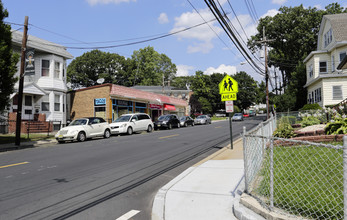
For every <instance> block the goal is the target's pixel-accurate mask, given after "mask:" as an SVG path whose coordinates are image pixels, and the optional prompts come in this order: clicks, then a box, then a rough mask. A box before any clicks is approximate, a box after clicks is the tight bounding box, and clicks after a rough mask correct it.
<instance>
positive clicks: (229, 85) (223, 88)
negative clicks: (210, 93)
mask: <svg viewBox="0 0 347 220" xmlns="http://www.w3.org/2000/svg"><path fill="white" fill-rule="evenodd" d="M238 91H239V87H238V84H237V82H236V80H234V79H233V78H232V77H231V76H229V75H226V76H225V77H224V78H223V80H222V81H221V82H220V83H219V94H224V93H236V92H238Z"/></svg>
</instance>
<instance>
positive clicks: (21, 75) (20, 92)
mask: <svg viewBox="0 0 347 220" xmlns="http://www.w3.org/2000/svg"><path fill="white" fill-rule="evenodd" d="M28 20H29V17H28V16H25V21H24V31H23V39H22V50H21V59H20V73H19V87H18V107H17V120H16V141H15V144H16V145H18V146H19V145H20V134H21V124H22V105H23V87H24V66H25V52H26V45H27V33H28Z"/></svg>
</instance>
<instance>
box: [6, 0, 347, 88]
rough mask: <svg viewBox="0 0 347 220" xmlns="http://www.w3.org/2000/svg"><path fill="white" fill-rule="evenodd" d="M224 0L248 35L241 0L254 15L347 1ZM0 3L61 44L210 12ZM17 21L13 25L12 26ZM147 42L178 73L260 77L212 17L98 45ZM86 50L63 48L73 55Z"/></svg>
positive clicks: (198, 5)
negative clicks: (288, 8) (252, 6)
mask: <svg viewBox="0 0 347 220" xmlns="http://www.w3.org/2000/svg"><path fill="white" fill-rule="evenodd" d="M219 2H220V3H221V4H223V8H225V10H226V11H228V12H232V10H231V8H230V6H229V4H228V2H227V0H219ZM229 2H230V4H231V5H232V7H233V10H234V11H235V12H236V15H237V17H238V19H239V21H240V22H241V24H242V27H243V29H244V30H245V32H246V34H247V36H248V37H249V36H251V35H254V34H255V33H256V29H255V27H256V24H255V22H254V21H253V19H252V18H251V16H250V12H249V10H248V8H247V6H246V2H252V3H253V5H254V8H255V11H256V15H257V17H258V18H259V17H263V16H265V15H274V14H276V12H277V10H278V9H279V8H280V7H281V6H282V5H284V6H288V7H289V6H298V5H300V4H303V5H304V6H305V7H309V6H310V7H317V8H319V9H324V7H325V6H326V5H328V4H330V3H332V2H338V3H339V4H340V5H341V6H344V7H347V2H346V1H326V0H305V1H297V0H253V1H251V0H248V1H246V0H245V1H240V0H238V1H235V0H229ZM2 3H3V5H4V7H5V8H6V9H7V10H8V12H9V17H8V18H6V19H5V21H7V22H12V23H16V24H23V23H24V17H25V16H29V24H30V26H29V31H28V34H30V35H34V36H36V37H39V38H42V39H45V40H48V41H52V42H54V43H58V44H61V45H64V46H66V47H95V46H109V45H111V46H116V45H120V44H124V43H131V42H135V41H139V40H145V39H147V38H148V37H149V36H151V37H153V36H159V35H162V34H168V33H172V32H175V31H178V30H182V29H184V28H187V27H191V26H194V25H196V24H199V23H202V22H204V20H203V19H202V18H201V17H203V18H204V19H205V20H206V21H209V20H211V19H213V18H214V17H213V15H212V13H211V12H210V11H209V10H208V7H207V5H206V4H205V2H204V1H203V0H189V1H188V0H156V1H154V0H59V1H58V0H55V1H53V0H34V1H28V0H2ZM190 3H191V4H192V5H193V6H194V8H195V9H197V10H198V11H199V14H198V13H197V12H196V11H195V9H194V8H193V7H192V6H191V4H190ZM229 17H230V19H231V21H232V22H233V24H234V26H235V27H236V29H238V31H239V33H240V35H241V36H242V37H243V38H244V39H246V36H245V34H243V31H242V29H241V27H240V26H239V25H238V23H237V20H236V19H235V15H234V14H232V13H230V14H229ZM20 27H21V26H18V25H12V29H15V30H16V29H19V28H20ZM211 28H212V29H213V31H212V30H211ZM100 42H102V43H100ZM147 46H152V47H154V49H155V50H156V51H158V52H159V53H164V54H166V55H167V56H168V57H169V58H170V59H171V60H172V62H173V63H175V64H176V66H177V68H178V72H177V75H178V76H183V75H194V74H195V71H197V70H201V71H203V72H204V73H205V74H212V73H213V72H227V73H228V74H230V75H232V74H234V73H235V72H236V71H246V72H247V73H248V74H250V75H251V76H252V77H253V78H254V79H255V80H258V81H260V80H263V77H262V76H260V75H259V74H257V73H255V71H254V70H253V69H251V68H250V67H249V66H248V65H241V63H242V62H244V58H243V57H242V56H241V55H240V53H239V52H238V51H237V49H236V48H235V47H234V46H233V44H232V43H231V41H230V40H229V39H228V38H227V36H226V34H225V33H224V32H223V30H222V29H221V27H220V26H219V25H218V23H217V22H216V21H215V22H211V23H209V26H208V25H202V26H199V27H197V28H193V29H190V30H188V31H184V32H181V33H179V34H174V35H171V36H169V37H165V38H162V39H158V40H155V41H150V42H146V43H141V44H135V45H132V46H123V47H115V48H111V49H102V50H103V51H107V52H112V53H118V54H120V55H122V56H124V57H127V58H129V57H131V55H132V53H133V51H134V50H139V49H140V48H144V47H147ZM90 50H91V49H70V48H68V51H69V52H70V53H71V54H72V55H73V56H74V57H78V56H81V55H82V54H83V53H85V52H88V51H90ZM70 61H71V60H70Z"/></svg>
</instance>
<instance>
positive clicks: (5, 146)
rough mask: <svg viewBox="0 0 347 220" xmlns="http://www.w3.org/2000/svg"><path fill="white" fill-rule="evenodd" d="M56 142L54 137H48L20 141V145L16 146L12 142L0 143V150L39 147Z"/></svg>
mask: <svg viewBox="0 0 347 220" xmlns="http://www.w3.org/2000/svg"><path fill="white" fill-rule="evenodd" d="M57 143H58V142H57V140H55V139H48V140H39V141H28V142H21V144H20V146H17V145H15V144H14V143H10V144H0V152H5V151H13V150H21V149H26V148H33V147H39V146H40V145H44V144H57Z"/></svg>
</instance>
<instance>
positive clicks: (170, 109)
mask: <svg viewBox="0 0 347 220" xmlns="http://www.w3.org/2000/svg"><path fill="white" fill-rule="evenodd" d="M164 110H168V111H176V107H175V106H174V105H168V104H164Z"/></svg>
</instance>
